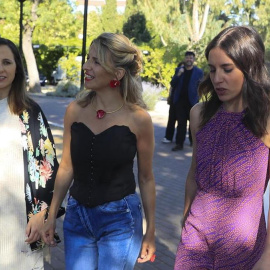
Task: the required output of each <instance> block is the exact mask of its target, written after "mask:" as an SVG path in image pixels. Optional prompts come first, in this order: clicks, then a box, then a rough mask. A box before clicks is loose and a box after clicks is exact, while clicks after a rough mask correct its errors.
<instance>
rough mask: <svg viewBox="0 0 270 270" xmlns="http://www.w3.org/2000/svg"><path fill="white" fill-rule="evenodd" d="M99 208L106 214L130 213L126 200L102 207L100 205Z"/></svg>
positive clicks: (109, 203) (105, 204)
mask: <svg viewBox="0 0 270 270" xmlns="http://www.w3.org/2000/svg"><path fill="white" fill-rule="evenodd" d="M98 208H99V210H100V211H101V212H104V213H119V212H128V211H129V208H128V205H127V203H126V201H125V200H124V199H122V200H118V201H112V202H108V203H104V204H102V205H99V206H98Z"/></svg>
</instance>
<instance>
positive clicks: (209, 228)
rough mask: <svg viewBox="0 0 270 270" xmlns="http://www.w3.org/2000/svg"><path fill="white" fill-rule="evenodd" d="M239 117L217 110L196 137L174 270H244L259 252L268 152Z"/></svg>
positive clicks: (263, 228) (262, 244)
mask: <svg viewBox="0 0 270 270" xmlns="http://www.w3.org/2000/svg"><path fill="white" fill-rule="evenodd" d="M242 117H243V113H231V112H226V111H225V110H224V109H223V108H221V109H220V110H219V111H218V112H217V114H216V115H215V116H214V117H213V118H212V119H211V120H210V121H209V122H208V123H207V124H206V125H205V126H204V127H203V128H202V129H201V130H200V131H199V132H198V133H197V145H198V148H197V157H196V158H197V171H196V181H197V185H198V190H197V194H196V197H195V199H194V201H193V203H192V206H191V210H190V213H189V216H188V218H187V220H186V223H185V226H184V228H183V230H182V240H181V241H180V244H179V246H178V251H177V256H176V263H175V270H189V269H192V270H195V269H198V270H199V269H200V270H201V269H215V270H217V269H218V270H221V269H224V270H225V269H226V270H232V269H233V270H249V269H252V267H253V266H254V264H255V263H256V262H257V261H258V259H259V258H260V256H261V254H262V252H263V248H264V241H265V237H266V226H265V219H264V213H263V211H262V210H263V193H264V188H265V182H266V175H267V165H268V155H269V149H268V148H267V147H266V146H265V145H264V143H263V142H262V141H261V140H260V139H259V138H257V137H255V136H254V135H253V134H252V133H251V132H250V131H249V130H248V129H247V128H246V127H245V126H244V124H243V123H242Z"/></svg>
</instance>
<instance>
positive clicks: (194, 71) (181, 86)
mask: <svg viewBox="0 0 270 270" xmlns="http://www.w3.org/2000/svg"><path fill="white" fill-rule="evenodd" d="M194 61H195V54H194V52H191V51H187V52H186V53H185V60H184V67H183V66H180V67H178V68H177V69H176V71H175V74H174V76H173V78H172V80H171V87H172V88H173V89H174V95H173V100H172V102H173V109H174V112H175V115H176V119H177V130H176V140H175V141H176V145H175V146H174V147H173V148H172V151H179V150H182V149H183V147H184V141H185V138H186V131H187V121H188V120H189V113H190V109H191V107H192V106H194V105H195V104H196V103H197V102H198V101H199V97H198V91H197V90H198V86H199V83H200V81H201V79H202V77H203V71H202V70H201V69H199V68H198V67H196V66H194ZM169 128H170V125H169ZM167 132H168V135H167ZM166 136H172V132H169V130H166ZM189 139H190V145H191V146H192V138H191V136H190V137H189ZM171 141H172V137H169V138H167V137H165V138H164V139H163V143H168V142H171Z"/></svg>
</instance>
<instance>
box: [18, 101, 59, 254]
mask: <svg viewBox="0 0 270 270" xmlns="http://www.w3.org/2000/svg"><path fill="white" fill-rule="evenodd" d="M31 105H32V106H31V109H27V110H25V111H23V113H22V114H21V115H19V119H20V123H21V135H22V147H23V159H24V179H25V201H26V212H27V213H26V214H27V222H28V221H29V219H30V218H31V216H32V215H35V214H37V213H39V212H40V211H42V210H44V209H46V208H48V207H49V205H50V203H51V200H52V196H53V188H54V181H55V176H56V172H57V169H58V162H57V159H56V152H55V145H54V141H53V137H52V133H51V130H50V127H49V125H48V122H47V119H46V117H45V115H44V113H43V112H42V110H41V108H40V107H39V105H38V104H36V103H35V102H34V101H32V102H31ZM30 246H31V249H32V250H37V249H41V248H43V247H44V243H43V242H42V241H41V240H39V241H37V242H35V243H32V244H31V245H30Z"/></svg>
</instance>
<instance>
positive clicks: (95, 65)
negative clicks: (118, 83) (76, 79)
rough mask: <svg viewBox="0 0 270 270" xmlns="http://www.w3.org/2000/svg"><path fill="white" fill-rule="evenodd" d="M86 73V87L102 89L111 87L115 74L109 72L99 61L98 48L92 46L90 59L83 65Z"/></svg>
mask: <svg viewBox="0 0 270 270" xmlns="http://www.w3.org/2000/svg"><path fill="white" fill-rule="evenodd" d="M83 70H84V73H85V87H86V88H87V89H92V90H95V91H96V90H100V89H104V88H109V87H110V81H111V80H112V79H113V76H112V75H111V74H110V73H108V72H107V71H106V70H105V69H104V68H103V67H102V66H101V65H100V63H99V59H98V57H97V53H96V48H95V46H94V45H92V46H91V47H90V50H89V55H88V59H87V61H86V62H85V64H84V65H83Z"/></svg>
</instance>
